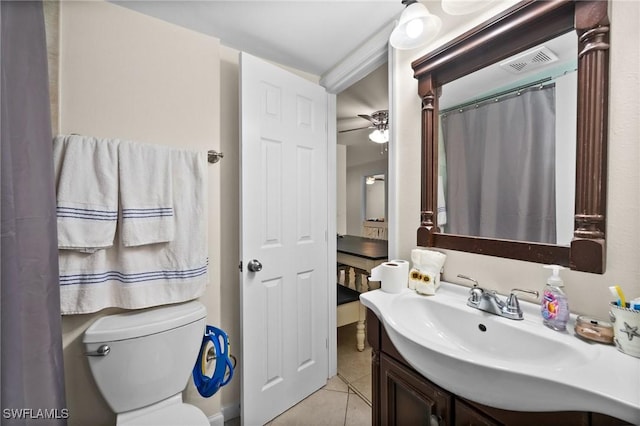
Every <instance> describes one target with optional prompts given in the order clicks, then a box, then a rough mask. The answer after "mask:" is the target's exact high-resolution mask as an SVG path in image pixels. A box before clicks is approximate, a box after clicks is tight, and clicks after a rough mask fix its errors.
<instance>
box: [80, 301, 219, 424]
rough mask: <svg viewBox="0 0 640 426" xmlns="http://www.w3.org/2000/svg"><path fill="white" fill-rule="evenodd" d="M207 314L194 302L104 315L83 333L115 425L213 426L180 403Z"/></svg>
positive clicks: (99, 384)
mask: <svg viewBox="0 0 640 426" xmlns="http://www.w3.org/2000/svg"><path fill="white" fill-rule="evenodd" d="M206 315H207V311H206V309H205V307H204V306H203V305H202V304H201V303H200V302H198V301H191V302H187V303H181V304H175V305H166V306H161V307H157V308H151V309H145V310H138V311H131V312H125V313H120V314H115V315H108V316H104V317H102V318H100V319H98V320H96V321H95V322H94V323H93V324H91V326H90V327H89V328H88V329H87V331H85V333H84V338H83V343H84V345H85V350H86V355H87V358H88V360H89V368H90V369H91V373H92V375H93V378H94V379H95V382H96V384H97V386H98V389H99V390H100V393H101V394H102V396H103V397H104V399H105V400H106V402H107V404H109V407H110V408H111V410H112V411H113V412H114V413H116V424H117V425H119V426H121V425H154V426H160V425H203V426H204V425H209V421H208V419H207V417H206V416H205V415H204V413H203V412H202V411H200V410H199V409H198V408H196V407H194V406H192V405H189V404H185V403H183V402H182V391H183V390H184V388H185V386H186V385H187V382H188V380H189V378H190V374H191V371H192V369H193V366H194V364H195V362H196V359H197V357H198V352H199V349H200V343H201V342H202V336H203V333H204V330H205V326H206V324H205V317H206Z"/></svg>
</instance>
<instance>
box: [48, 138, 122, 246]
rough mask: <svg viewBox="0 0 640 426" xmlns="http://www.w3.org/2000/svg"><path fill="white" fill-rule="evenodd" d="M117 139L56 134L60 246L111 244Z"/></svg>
mask: <svg viewBox="0 0 640 426" xmlns="http://www.w3.org/2000/svg"><path fill="white" fill-rule="evenodd" d="M117 148H118V141H117V140H111V139H96V138H93V137H87V136H78V135H70V136H57V137H56V138H55V139H54V141H53V155H54V164H55V169H56V182H57V188H56V194H57V195H56V198H57V216H58V248H60V249H68V250H78V251H81V252H86V253H92V252H95V251H96V250H99V249H104V248H107V247H111V246H112V245H113V240H114V236H115V232H116V223H117V219H118V153H117Z"/></svg>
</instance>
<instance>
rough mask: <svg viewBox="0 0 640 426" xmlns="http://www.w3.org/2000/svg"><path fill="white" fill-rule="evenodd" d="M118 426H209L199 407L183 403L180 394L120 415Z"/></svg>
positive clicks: (117, 420) (117, 421)
mask: <svg viewBox="0 0 640 426" xmlns="http://www.w3.org/2000/svg"><path fill="white" fill-rule="evenodd" d="M116 425H117V426H178V425H180V426H209V419H207V416H205V414H204V413H203V412H202V411H200V409H198V408H197V407H195V406H193V405H189V404H185V403H183V402H182V396H181V395H180V394H178V395H175V396H173V397H171V398H169V399H167V400H165V401H163V402H161V403H159V404H154V405H152V406H149V407H145V408H141V409H139V410H134V411H129V412H126V413H122V414H120V415H118V418H117V419H116Z"/></svg>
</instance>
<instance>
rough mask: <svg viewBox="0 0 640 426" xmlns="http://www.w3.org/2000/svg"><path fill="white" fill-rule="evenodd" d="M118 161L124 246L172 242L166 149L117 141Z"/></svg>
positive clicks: (169, 163)
mask: <svg viewBox="0 0 640 426" xmlns="http://www.w3.org/2000/svg"><path fill="white" fill-rule="evenodd" d="M118 161H119V163H118V169H119V175H120V204H121V206H122V235H121V238H122V243H123V244H124V246H125V247H136V246H141V245H145V244H156V243H166V242H169V241H172V240H173V238H174V233H175V224H174V210H173V185H172V173H173V171H172V168H171V155H170V151H169V148H168V147H165V146H160V145H152V144H143V143H139V142H129V141H121V142H120V145H119V146H118Z"/></svg>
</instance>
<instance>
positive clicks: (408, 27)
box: [389, 2, 442, 49]
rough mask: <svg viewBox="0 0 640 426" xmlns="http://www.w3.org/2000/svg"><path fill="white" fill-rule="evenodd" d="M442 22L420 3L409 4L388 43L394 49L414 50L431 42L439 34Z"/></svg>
mask: <svg viewBox="0 0 640 426" xmlns="http://www.w3.org/2000/svg"><path fill="white" fill-rule="evenodd" d="M441 27H442V20H440V18H439V17H438V16H436V15H432V14H431V13H429V10H428V9H427V8H426V6H425V5H423V4H422V3H418V2H415V3H411V4H409V5H408V6H407V7H406V8H405V10H404V11H403V12H402V15H400V21H399V22H398V25H397V26H396V27H395V28H394V30H393V32H392V33H391V36H390V37H389V43H391V46H393V47H394V48H396V49H415V48H416V47H420V46H423V45H425V44H427V43H428V42H430V41H431V40H433V39H434V38H435V36H436V35H437V34H438V33H439V32H440V28H441Z"/></svg>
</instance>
